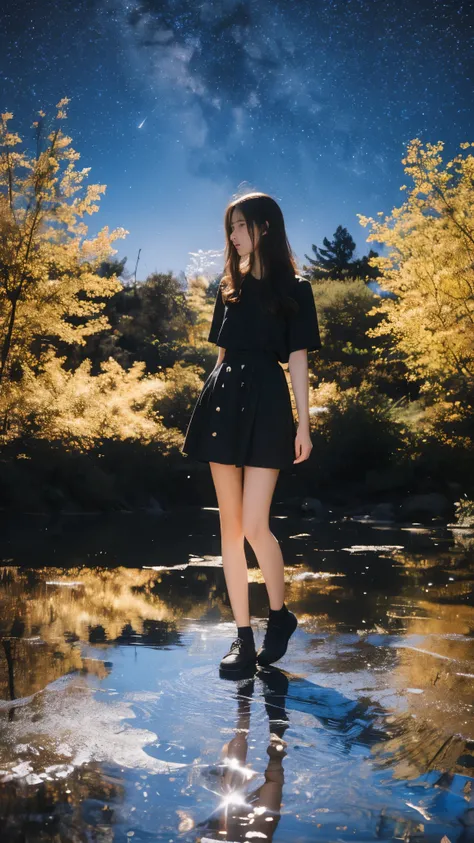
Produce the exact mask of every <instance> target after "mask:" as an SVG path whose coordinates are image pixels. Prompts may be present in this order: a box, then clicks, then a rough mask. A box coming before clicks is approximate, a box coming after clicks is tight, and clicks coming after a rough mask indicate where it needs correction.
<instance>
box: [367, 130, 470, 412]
mask: <svg viewBox="0 0 474 843" xmlns="http://www.w3.org/2000/svg"><path fill="white" fill-rule="evenodd" d="M470 146H474V143H471V144H470V143H461V144H460V147H461V149H463V150H466V149H468V148H469V147H470ZM443 148H444V144H443V143H442V142H441V141H440V142H438V143H437V144H430V143H428V144H426V148H423V146H422V144H421V142H420V141H419V140H418V139H414V140H412V141H411V142H410V144H409V145H408V152H407V155H406V158H403V159H402V163H403V164H405V165H406V166H405V172H406V173H407V174H408V175H409V176H410V177H411V178H412V179H413V182H414V186H413V188H412V189H411V190H410V192H409V193H408V194H407V199H406V201H405V202H404V203H403V205H402V206H401V207H399V208H395V209H394V210H393V211H392V213H391V215H389V216H387V217H385V219H384V220H383V221H376V220H374V219H373V218H372V217H365V216H363V215H362V214H358V215H357V216H358V217H359V222H360V224H361V225H363V226H364V227H365V226H367V225H368V224H369V223H370V224H371V233H370V235H369V236H368V237H367V240H368V241H371V240H376V241H377V242H382V243H385V244H386V246H387V247H388V254H387V256H385V257H382V256H380V257H373V258H371V260H370V264H371V265H372V266H377V267H379V268H380V270H381V271H382V273H383V277H382V278H381V279H380V282H381V284H382V286H383V287H384V288H385V289H387V290H389V291H391V292H392V293H394V294H395V296H394V297H393V298H381V299H380V301H379V303H378V304H377V305H376V306H374V308H372V310H371V311H370V312H369V315H375V314H377V313H378V314H382V315H383V319H382V320H381V321H380V322H379V324H378V325H377V326H376V327H374V328H371V329H370V330H368V331H367V334H368V336H372V337H377V336H381V335H383V334H387V335H390V336H391V337H392V339H394V340H395V344H396V347H398V350H399V352H401V355H402V356H403V358H404V360H405V363H406V364H407V366H408V369H409V371H408V378H409V379H411V380H417V381H420V384H421V390H422V392H425V393H429V394H431V395H432V396H433V397H434V396H437V397H442V396H451V398H450V399H449V400H452V401H453V402H454V401H455V400H456V399H459V398H461V397H464V398H465V397H466V396H472V395H473V392H474V157H473V156H472V155H471V154H467V155H465V154H463V153H460V154H458V155H457V156H456V157H455V158H454V159H453V160H452V161H449V162H448V163H447V164H446V166H445V167H443V163H442V157H441V155H440V153H441V152H442V150H443ZM400 190H408V188H407V186H406V185H402V187H401V188H400ZM378 215H379V216H383V212H381V211H379V212H378ZM374 353H376V354H379V355H380V354H383V353H384V349H383V348H379V349H374Z"/></svg>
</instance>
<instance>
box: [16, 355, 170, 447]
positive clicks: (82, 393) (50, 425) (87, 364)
mask: <svg viewBox="0 0 474 843" xmlns="http://www.w3.org/2000/svg"><path fill="white" fill-rule="evenodd" d="M62 363H63V358H59V357H56V356H55V355H54V353H53V352H52V351H50V352H48V353H47V354H46V355H45V356H44V359H43V365H42V368H41V371H40V372H39V373H38V374H36V373H35V372H33V371H32V370H31V369H30V368H29V367H25V368H24V372H23V378H22V381H21V383H15V382H12V383H9V384H8V385H7V388H6V390H5V391H4V393H3V394H2V396H0V412H2V411H3V412H5V411H6V407H7V406H8V411H9V432H10V435H12V436H13V435H18V434H19V433H20V432H21V431H22V430H25V428H27V427H28V420H29V419H31V420H32V422H31V423H32V426H33V427H34V433H35V435H36V436H38V437H40V438H45V439H62V440H63V441H64V442H65V443H68V444H70V445H71V444H74V443H76V444H81V445H82V446H86V447H87V445H89V446H91V445H92V444H93V442H94V440H95V439H98V438H99V439H100V438H120V439H124V438H129V439H140V440H141V441H144V442H151V441H154V440H156V439H162V438H166V437H165V433H166V431H165V428H164V426H163V423H162V416H161V415H160V414H159V413H158V412H157V411H156V410H155V409H154V407H155V405H156V403H157V401H158V399H159V398H160V396H161V394H162V393H163V390H164V382H163V381H162V380H161V378H159V377H157V376H154V375H144V370H145V364H144V363H135V364H134V365H133V366H131V368H130V369H129V370H128V371H125V370H124V369H122V367H121V366H120V365H119V364H118V363H117V361H116V360H114V359H113V358H109V360H108V361H106V362H105V363H102V364H101V372H100V373H99V374H98V375H96V376H94V377H93V376H91V374H90V370H91V361H90V360H84V361H83V363H82V364H81V365H80V366H78V368H77V369H76V370H75V371H67V370H66V369H64V368H63V367H62Z"/></svg>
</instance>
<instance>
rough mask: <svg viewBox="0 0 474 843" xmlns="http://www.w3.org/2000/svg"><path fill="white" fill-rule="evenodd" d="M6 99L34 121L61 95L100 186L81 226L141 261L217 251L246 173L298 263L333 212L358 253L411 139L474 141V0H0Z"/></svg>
mask: <svg viewBox="0 0 474 843" xmlns="http://www.w3.org/2000/svg"><path fill="white" fill-rule="evenodd" d="M0 22H1V31H0V107H1V111H2V112H3V111H12V112H13V113H14V119H13V120H12V121H11V122H10V129H11V130H12V131H17V132H19V134H20V136H21V137H22V138H23V140H24V141H25V144H26V145H27V146H28V147H29V148H30V149H31V150H33V149H34V142H33V130H32V129H30V126H31V123H32V122H33V120H35V119H36V118H37V111H38V110H39V109H40V108H43V109H44V110H45V111H46V112H47V114H48V116H49V117H50V118H52V117H53V116H54V115H55V114H56V109H55V104H56V103H57V102H58V101H59V100H60V99H61V98H62V97H65V96H66V97H69V98H70V99H71V102H70V103H69V105H68V107H67V110H68V119H67V121H64V122H63V131H64V132H65V133H67V134H69V135H71V136H72V146H73V147H74V148H75V149H76V150H77V151H78V152H80V154H81V158H80V160H79V161H78V162H77V168H78V169H80V168H82V167H91V168H92V169H91V171H90V173H89V177H88V182H89V183H99V184H106V185H107V189H106V192H105V195H104V196H103V197H102V199H101V201H100V211H99V212H98V213H97V214H95V215H93V216H92V217H90V218H89V217H87V218H86V219H85V222H86V224H88V225H89V233H90V234H93V233H95V232H96V231H97V230H99V229H100V228H102V227H103V226H105V225H108V226H109V228H110V229H113V228H116V227H119V226H123V227H124V228H126V229H128V230H129V231H130V234H129V235H128V236H127V237H126V239H125V240H117V241H115V248H117V249H118V253H117V255H116V257H118V258H122V257H123V256H124V255H127V256H128V262H127V269H128V270H129V271H130V272H132V271H133V269H134V266H135V261H136V257H137V252H138V249H139V248H141V249H142V252H141V257H140V264H139V268H138V277H139V278H140V279H143V278H145V277H146V275H147V274H148V273H150V272H153V271H154V270H158V271H167V270H173V271H175V272H176V273H179V272H182V271H185V270H186V267H188V266H189V265H190V264H191V257H190V256H191V253H196V252H198V251H199V250H203V251H204V252H208V251H210V252H215V253H217V254H216V258H215V259H216V264H215V268H216V271H217V270H218V269H220V268H221V267H222V254H221V253H222V250H223V246H224V234H223V213H224V208H225V206H226V204H227V202H228V201H229V200H230V199H231V198H232V196H233V195H234V193H235V192H236V191H237V190H239V189H240V188H241V187H242V185H245V186H247V187H249V188H253V189H257V190H264V191H267V192H269V193H270V194H271V195H272V196H274V197H275V199H277V201H279V202H280V205H281V207H282V210H283V213H284V216H285V219H286V223H287V230H288V236H289V240H290V243H291V245H292V247H293V249H294V251H295V253H296V256H297V259H298V260H299V261H300V263H303V262H305V258H304V254H305V253H306V254H310V255H312V251H311V244H312V243H315V244H316V245H318V246H321V245H322V239H323V237H324V236H327V237H332V235H333V233H334V231H335V229H336V227H337V226H338V225H339V224H341V225H344V226H346V227H347V228H348V230H349V231H350V233H351V234H352V236H353V238H354V240H355V241H356V243H357V253H356V255H355V256H357V255H359V256H360V255H362V254H366V253H367V252H368V250H369V248H371V247H372V248H376V245H375V244H373V243H370V244H368V243H366V242H365V238H366V236H367V235H368V231H369V229H364V228H362V226H360V224H359V222H358V219H357V217H356V214H357V213H361V214H364V215H367V216H375V215H376V214H377V212H378V211H383V212H385V213H389V212H390V211H391V209H392V207H394V206H395V205H398V204H400V203H401V202H402V201H403V199H404V197H405V192H401V191H400V185H402V184H404V183H406V184H408V185H409V186H410V184H411V182H410V181H409V180H407V177H406V176H405V174H404V172H403V165H402V163H401V159H402V158H403V157H404V155H405V152H406V144H407V143H408V141H409V140H410V139H412V138H414V137H418V138H420V139H421V140H422V142H423V143H427V142H431V143H436V142H437V141H443V142H444V143H445V149H444V157H445V160H448V159H449V158H451V157H452V156H454V155H456V154H457V153H458V152H459V151H460V150H459V144H460V143H461V142H463V141H474V120H473V116H474V115H473V102H474V98H473V75H474V74H473V69H474V67H473V64H474V58H473V56H474V52H473V48H474V37H473V36H474V10H473V7H472V5H471V4H470V3H467V2H459V3H456V2H428V0H416V2H408V0H397V1H396V2H394V0H370V2H368V0H365V2H364V0H297V2H293V0H292V1H291V2H290V0H285V2H282V0H258V2H257V0H254V2H252V3H249V2H243V0H240V2H239V0H213V2H189V0H188V2H186V0H167V1H166V0H164V2H144V3H134V2H125V0H104V2H100V0H97V2H96V0H82V2H81V0H78V2H74V0H67V2H64V0H61V2H58V0H51V2H48V3H41V2H26V0H20V2H15V3H13V2H11V0H7V2H5V3H4V4H2V11H1V13H0Z"/></svg>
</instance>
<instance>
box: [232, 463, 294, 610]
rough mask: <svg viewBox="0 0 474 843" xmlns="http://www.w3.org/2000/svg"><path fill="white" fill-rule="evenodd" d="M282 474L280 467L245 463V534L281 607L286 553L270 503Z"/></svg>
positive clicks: (270, 593) (273, 599) (272, 604)
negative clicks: (272, 521) (273, 528)
mask: <svg viewBox="0 0 474 843" xmlns="http://www.w3.org/2000/svg"><path fill="white" fill-rule="evenodd" d="M278 473H279V469H278V468H257V467H255V466H253V465H246V466H244V489H243V513H242V520H243V526H244V535H245V537H246V539H247V540H248V542H249V543H250V544H251V546H252V548H253V550H254V552H255V556H256V557H257V561H258V564H259V566H260V570H261V571H262V574H263V578H264V580H265V585H266V587H267V592H268V599H269V602H270V608H271V609H281V607H282V605H283V601H284V594H285V577H284V562H283V555H282V552H281V549H280V545H279V543H278V540H277V538H276V537H275V536H274V535H273V533H272V532H271V530H270V526H269V516H270V504H271V501H272V497H273V492H274V491H275V486H276V482H277V479H278Z"/></svg>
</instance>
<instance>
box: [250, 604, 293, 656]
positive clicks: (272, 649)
mask: <svg viewBox="0 0 474 843" xmlns="http://www.w3.org/2000/svg"><path fill="white" fill-rule="evenodd" d="M297 626H298V621H297V619H296V615H294V614H293V612H290V610H289V609H288V608H287V606H286V604H285V603H284V604H283V606H282V608H281V609H278V610H273V609H270V616H269V619H268V624H267V630H266V632H265V637H264V639H263V644H262V646H261V647H260V649H259V651H258V653H257V662H258V664H259V665H262V666H265V667H266V666H268V665H269V664H272V663H273V662H276V661H278V659H281V658H282V656H284V655H285V653H286V650H287V647H288V641H289V640H290V638H291V636H292V635H293V633H294V631H295V629H296V627H297Z"/></svg>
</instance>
